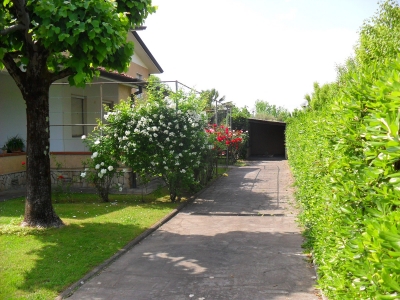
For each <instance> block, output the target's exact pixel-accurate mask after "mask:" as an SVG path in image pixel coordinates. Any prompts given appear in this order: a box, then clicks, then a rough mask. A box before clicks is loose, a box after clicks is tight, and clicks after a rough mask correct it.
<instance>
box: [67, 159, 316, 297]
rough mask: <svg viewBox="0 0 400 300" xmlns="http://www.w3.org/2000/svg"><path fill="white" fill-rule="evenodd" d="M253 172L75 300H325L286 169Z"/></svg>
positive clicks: (187, 212)
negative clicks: (304, 251) (308, 258)
mask: <svg viewBox="0 0 400 300" xmlns="http://www.w3.org/2000/svg"><path fill="white" fill-rule="evenodd" d="M249 164H250V165H249V166H246V167H240V168H231V169H230V171H229V176H228V177H222V178H220V179H218V180H217V181H215V182H214V183H213V184H212V185H211V186H209V187H208V188H207V189H205V190H204V191H203V192H202V193H201V194H200V195H199V196H198V198H197V199H196V200H195V201H194V202H193V203H191V204H189V205H188V206H186V207H185V208H184V209H183V210H182V211H181V212H180V213H178V214H177V215H176V216H175V217H174V218H172V219H171V220H170V221H168V222H167V223H166V224H164V225H163V226H162V227H160V228H159V229H158V230H156V231H155V232H154V233H153V234H152V235H150V236H149V237H147V238H146V239H144V240H143V241H142V242H141V243H140V244H138V245H136V246H134V247H133V248H131V249H130V250H129V251H128V252H127V253H126V254H124V255H123V256H121V257H120V258H119V259H118V260H116V261H115V262H114V263H112V264H111V265H110V266H109V267H108V268H106V269H105V270H103V271H102V272H101V273H100V274H99V275H98V276H95V277H93V278H92V279H91V280H89V281H88V282H85V283H84V284H83V285H82V286H81V287H80V288H79V289H78V290H77V291H76V292H75V293H74V294H73V295H72V296H71V297H70V298H69V299H71V300H72V299H79V300H81V299H107V300H111V299H115V300H117V299H146V300H147V299H157V300H160V299H165V300H167V299H171V300H179V299H197V300H205V299H210V300H211V299H212V300H214V299H240V300H243V299H251V300H256V299H276V300H278V299H279V300H280V299H296V300H302V299H319V296H318V293H317V291H316V290H315V289H314V285H315V272H314V269H313V267H312V266H311V265H310V264H309V263H308V262H307V261H306V257H305V256H304V255H303V254H302V248H301V244H302V243H303V239H302V236H301V234H300V230H299V228H298V227H297V225H296V223H295V215H296V211H295V209H293V208H292V207H291V206H290V205H289V204H288V202H290V201H291V200H292V199H293V198H292V197H293V196H292V190H291V188H290V184H291V176H290V172H289V168H288V165H287V162H286V161H284V160H281V161H279V160H274V161H253V162H250V163H249ZM278 176H279V177H278ZM88 255H90V253H88Z"/></svg>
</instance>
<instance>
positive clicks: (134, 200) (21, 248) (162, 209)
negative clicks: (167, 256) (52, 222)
mask: <svg viewBox="0 0 400 300" xmlns="http://www.w3.org/2000/svg"><path fill="white" fill-rule="evenodd" d="M167 194H168V193H167V191H166V190H163V191H161V192H160V191H158V192H157V193H156V194H155V195H154V194H153V195H148V196H145V199H144V200H145V202H144V203H143V202H142V201H141V200H142V199H141V196H140V195H111V196H110V200H111V202H109V203H101V202H99V200H98V198H97V196H96V195H91V194H69V195H68V197H66V198H65V199H66V200H65V201H63V198H62V197H59V199H57V202H56V203H54V208H55V210H56V212H57V214H58V215H59V216H60V217H61V219H62V220H63V221H64V223H65V224H66V226H65V227H63V228H61V229H32V228H22V227H20V226H19V224H20V222H21V221H22V219H23V213H24V199H22V198H18V199H14V200H8V201H5V202H1V203H0V257H1V260H0V285H1V288H0V299H54V298H55V297H56V296H57V295H58V294H59V292H61V291H63V290H64V289H65V288H67V287H68V286H69V285H71V284H72V283H74V282H76V281H77V280H79V279H80V278H81V277H82V276H83V275H85V274H86V273H87V272H88V271H90V270H91V269H92V268H93V267H95V266H97V265H99V264H100V263H102V262H103V261H104V260H106V259H108V258H109V257H111V256H112V255H113V254H114V253H116V252H117V251H118V250H119V249H121V248H122V247H123V246H125V245H126V244H127V243H128V242H129V241H131V240H132V239H134V238H135V237H136V236H138V235H139V234H141V233H142V232H143V231H145V230H146V229H148V228H149V227H150V226H151V225H153V224H154V223H156V222H157V221H158V220H160V219H161V218H163V217H164V216H165V215H167V214H168V213H169V212H171V211H172V210H173V209H174V208H176V207H177V205H178V204H177V203H171V202H169V201H168V200H167V199H168V196H167Z"/></svg>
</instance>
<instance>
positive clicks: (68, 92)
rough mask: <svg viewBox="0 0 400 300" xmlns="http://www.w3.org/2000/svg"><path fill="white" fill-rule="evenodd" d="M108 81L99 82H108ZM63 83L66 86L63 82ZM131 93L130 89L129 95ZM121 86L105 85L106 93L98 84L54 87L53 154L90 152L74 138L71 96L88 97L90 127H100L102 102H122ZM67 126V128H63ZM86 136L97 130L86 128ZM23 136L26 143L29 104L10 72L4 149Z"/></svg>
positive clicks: (1, 89)
mask: <svg viewBox="0 0 400 300" xmlns="http://www.w3.org/2000/svg"><path fill="white" fill-rule="evenodd" d="M104 81H106V80H105V79H102V78H100V79H96V80H95V81H94V83H96V82H104ZM59 82H64V83H66V82H67V80H66V79H63V80H61V81H59ZM129 90H130V89H128V92H129ZM123 92H124V93H122V92H121V90H119V88H118V84H116V83H115V84H102V91H101V88H100V85H98V84H88V85H87V86H86V87H85V88H76V87H70V86H69V85H68V84H65V85H57V84H54V85H52V86H51V87H50V99H49V107H50V118H49V122H50V151H51V152H81V151H84V152H85V151H88V149H87V147H86V146H85V145H84V144H83V142H82V140H81V138H80V137H72V130H71V126H64V125H67V124H71V96H72V95H76V96H84V97H86V111H87V113H88V115H87V120H86V123H88V124H96V120H97V119H98V118H100V111H101V98H102V99H103V101H112V102H113V103H114V104H116V103H118V102H119V100H120V99H119V96H120V94H121V95H122V94H124V98H126V97H125V94H126V93H125V90H124V89H123ZM59 125H63V126H59ZM86 129H87V130H86V133H88V132H90V131H92V130H93V126H91V127H89V126H88V127H86ZM17 134H18V135H19V136H21V137H22V138H23V139H24V140H26V108H25V101H24V100H23V98H22V96H21V93H20V91H19V89H18V87H17V85H16V84H15V82H14V80H13V79H12V78H11V77H10V76H9V75H8V73H6V72H1V71H0V148H1V147H2V146H3V145H4V143H5V142H6V140H7V138H8V137H11V136H14V135H17Z"/></svg>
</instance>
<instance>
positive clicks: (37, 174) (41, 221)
mask: <svg viewBox="0 0 400 300" xmlns="http://www.w3.org/2000/svg"><path fill="white" fill-rule="evenodd" d="M37 84H38V86H36V87H33V86H31V89H32V90H34V91H31V93H30V95H29V97H27V99H25V101H26V117H27V149H26V152H27V153H26V154H27V156H26V201H25V216H24V221H23V223H22V225H23V226H32V227H60V226H63V225H64V224H63V222H62V221H61V219H60V218H59V217H58V216H57V214H56V213H55V211H54V209H53V205H52V203H51V176H50V154H49V152H50V140H49V139H50V128H49V86H43V85H41V84H43V83H37Z"/></svg>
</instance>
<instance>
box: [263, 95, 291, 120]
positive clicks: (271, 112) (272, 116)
mask: <svg viewBox="0 0 400 300" xmlns="http://www.w3.org/2000/svg"><path fill="white" fill-rule="evenodd" d="M255 117H256V118H257V119H262V120H274V121H285V120H286V119H287V118H288V117H290V112H289V111H288V110H287V109H286V108H284V107H282V106H276V105H275V104H270V103H269V102H268V101H263V100H257V101H256V103H255Z"/></svg>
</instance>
